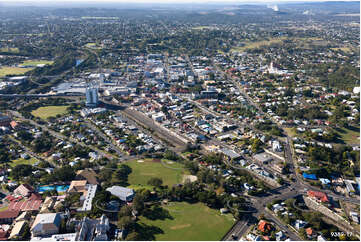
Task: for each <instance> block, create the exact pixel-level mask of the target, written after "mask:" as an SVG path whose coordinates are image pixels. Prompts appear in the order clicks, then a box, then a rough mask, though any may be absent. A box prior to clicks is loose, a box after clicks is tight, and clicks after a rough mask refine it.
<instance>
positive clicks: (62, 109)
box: [31, 106, 68, 119]
mask: <svg viewBox="0 0 361 242" xmlns="http://www.w3.org/2000/svg"><path fill="white" fill-rule="evenodd" d="M67 107H68V106H46V107H40V108H38V109H36V110H33V111H32V112H31V114H32V115H34V116H35V117H39V118H42V119H47V118H49V117H55V116H56V115H58V114H60V115H62V114H65V113H67V111H66V109H67Z"/></svg>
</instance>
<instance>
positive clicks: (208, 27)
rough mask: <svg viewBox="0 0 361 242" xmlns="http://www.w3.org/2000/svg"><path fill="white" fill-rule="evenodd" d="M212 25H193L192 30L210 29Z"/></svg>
mask: <svg viewBox="0 0 361 242" xmlns="http://www.w3.org/2000/svg"><path fill="white" fill-rule="evenodd" d="M212 28H214V27H212V26H197V27H193V28H192V29H194V30H203V29H212Z"/></svg>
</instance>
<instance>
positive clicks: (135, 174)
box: [126, 159, 188, 186]
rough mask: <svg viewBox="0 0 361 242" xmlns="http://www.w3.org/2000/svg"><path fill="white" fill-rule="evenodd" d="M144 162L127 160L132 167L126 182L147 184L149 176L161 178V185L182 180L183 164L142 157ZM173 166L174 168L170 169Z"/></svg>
mask: <svg viewBox="0 0 361 242" xmlns="http://www.w3.org/2000/svg"><path fill="white" fill-rule="evenodd" d="M143 161H144V162H138V160H135V161H130V162H127V163H126V164H127V165H128V166H130V167H131V168H132V173H130V174H129V177H128V182H129V184H131V185H143V186H144V185H147V182H148V181H149V179H150V178H153V177H158V178H161V179H162V180H163V185H168V186H171V185H174V184H177V183H181V182H182V178H183V175H184V174H188V173H186V171H185V170H183V165H182V164H180V163H176V162H170V161H166V160H164V163H165V165H163V164H162V163H161V162H156V161H153V160H152V159H143ZM172 168H175V169H172Z"/></svg>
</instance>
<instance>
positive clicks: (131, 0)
mask: <svg viewBox="0 0 361 242" xmlns="http://www.w3.org/2000/svg"><path fill="white" fill-rule="evenodd" d="M324 1H340V0H0V2H33V3H40V2H52V3H54V2H79V3H80V2H84V3H85V2H113V3H117V2H118V3H192V2H194V3H212V2H216V3H223V2H224V3H226V2H227V3H263V2H264V3H269V2H273V3H277V2H324ZM343 1H345V0H343ZM346 1H350V0H346Z"/></svg>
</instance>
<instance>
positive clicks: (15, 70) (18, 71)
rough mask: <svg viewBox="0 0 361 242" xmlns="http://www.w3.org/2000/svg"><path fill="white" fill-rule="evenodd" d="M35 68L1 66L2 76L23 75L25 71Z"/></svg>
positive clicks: (0, 75)
mask: <svg viewBox="0 0 361 242" xmlns="http://www.w3.org/2000/svg"><path fill="white" fill-rule="evenodd" d="M32 69H33V68H21V67H12V66H3V67H0V77H3V76H6V75H23V74H24V73H25V72H28V71H31V70H32Z"/></svg>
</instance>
